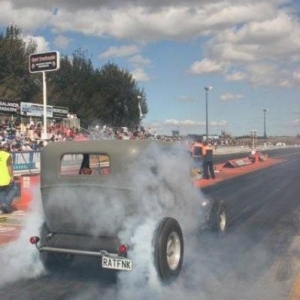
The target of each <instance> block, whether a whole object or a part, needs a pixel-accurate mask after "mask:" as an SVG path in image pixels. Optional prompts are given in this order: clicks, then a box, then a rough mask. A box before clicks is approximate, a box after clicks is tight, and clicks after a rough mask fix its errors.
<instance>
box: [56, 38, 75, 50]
mask: <svg viewBox="0 0 300 300" xmlns="http://www.w3.org/2000/svg"><path fill="white" fill-rule="evenodd" d="M71 42H72V39H70V38H67V37H66V36H64V35H58V36H57V37H56V38H55V40H54V45H55V46H56V47H58V48H61V49H66V48H68V47H69V45H70V43H71Z"/></svg>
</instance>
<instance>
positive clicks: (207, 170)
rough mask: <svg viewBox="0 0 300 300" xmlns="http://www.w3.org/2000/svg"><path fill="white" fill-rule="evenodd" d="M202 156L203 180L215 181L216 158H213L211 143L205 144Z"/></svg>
mask: <svg viewBox="0 0 300 300" xmlns="http://www.w3.org/2000/svg"><path fill="white" fill-rule="evenodd" d="M202 156H203V178H204V179H210V178H212V179H214V178H215V171H214V156H213V148H212V145H211V144H210V143H208V142H204V146H203V148H202Z"/></svg>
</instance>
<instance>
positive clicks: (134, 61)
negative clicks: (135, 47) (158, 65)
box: [128, 54, 151, 66]
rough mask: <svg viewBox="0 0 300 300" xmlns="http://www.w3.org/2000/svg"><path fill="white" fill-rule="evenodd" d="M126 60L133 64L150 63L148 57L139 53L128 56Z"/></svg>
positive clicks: (144, 64)
mask: <svg viewBox="0 0 300 300" xmlns="http://www.w3.org/2000/svg"><path fill="white" fill-rule="evenodd" d="M128 61H129V62H131V63H132V64H134V65H135V66H148V65H150V64H151V60H150V59H149V58H145V57H143V56H142V55H140V54H138V55H134V56H132V57H130V58H129V59H128Z"/></svg>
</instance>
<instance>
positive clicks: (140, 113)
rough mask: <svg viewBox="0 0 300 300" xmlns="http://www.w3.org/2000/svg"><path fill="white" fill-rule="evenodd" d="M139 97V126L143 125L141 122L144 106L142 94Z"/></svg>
mask: <svg viewBox="0 0 300 300" xmlns="http://www.w3.org/2000/svg"><path fill="white" fill-rule="evenodd" d="M137 99H138V108H139V124H138V126H141V122H142V119H143V112H142V106H141V99H142V96H140V95H138V96H137Z"/></svg>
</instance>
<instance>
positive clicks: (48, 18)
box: [0, 0, 300, 87]
mask: <svg viewBox="0 0 300 300" xmlns="http://www.w3.org/2000/svg"><path fill="white" fill-rule="evenodd" d="M290 2H291V1H289V0H275V1H267V0H261V1H258V0H254V1H251V2H245V1H241V0H231V1H222V0H214V1H204V0H198V1H197V0H187V1H184V2H182V1H179V0H175V1H171V0H162V1H157V0H156V1H146V0H141V1H138V2H136V1H134V0H127V1H126V0H125V1H120V0H111V1H108V0H103V1H100V2H99V1H96V0H87V1H85V2H84V3H81V2H80V1H76V2H74V1H70V0H69V1H63V2H61V1H57V0H52V1H51V2H50V1H38V0H26V1H23V0H10V1H9V0H2V1H1V11H0V20H1V21H0V25H2V26H7V24H11V22H15V23H16V24H18V25H19V26H21V28H22V29H23V30H24V31H25V33H26V34H28V35H34V32H35V31H36V30H40V29H50V30H51V31H52V32H53V33H56V34H57V35H58V38H57V39H56V41H55V43H56V45H57V47H62V48H65V47H67V46H68V43H69V42H70V40H68V39H66V40H64V39H63V38H62V37H64V36H66V34H68V33H75V34H76V33H77V34H82V35H84V36H92V37H100V38H112V39H117V40H121V41H127V42H128V41H129V43H141V42H147V43H153V42H157V41H165V40H172V41H177V42H182V41H190V40H200V41H201V42H202V41H203V43H204V47H203V44H201V49H199V50H201V56H200V55H199V58H198V59H197V58H196V59H195V62H194V63H191V66H190V69H189V71H190V72H191V73H192V74H194V75H203V74H222V76H224V79H225V80H227V81H241V80H247V81H248V82H249V83H250V84H252V85H254V86H258V85H268V86H276V85H279V86H286V87H288V86H296V85H297V84H298V82H297V80H296V79H295V78H294V77H293V73H294V71H295V68H296V65H297V64H299V62H300V55H299V52H300V51H299V50H300V40H299V38H298V37H299V35H300V22H299V19H298V18H297V11H296V7H295V6H292V5H289V4H290ZM203 37H204V38H205V39H203ZM44 48H45V47H44ZM140 51H141V49H140V47H139V46H137V45H135V44H132V45H127V46H120V47H111V48H109V49H108V50H107V51H105V52H103V53H101V54H100V58H102V59H103V58H109V57H129V56H133V55H137V54H139V53H140ZM132 59H133V60H134V59H136V60H137V61H136V62H132V63H134V64H135V66H136V67H142V65H141V64H142V63H145V64H147V63H148V62H147V59H145V58H144V61H143V58H142V57H140V58H139V57H138V56H137V57H136V58H132ZM138 59H140V62H138ZM261 63H262V64H263V66H264V69H265V70H264V72H263V73H264V75H265V76H267V77H269V79H268V80H266V79H263V78H261V77H262V76H261V74H262V70H261V69H260V70H259V69H258V68H254V67H253V65H254V66H256V65H259V64H261ZM236 70H239V71H238V72H237V71H236ZM269 71H272V72H276V76H275V75H274V74H272V73H269Z"/></svg>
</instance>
